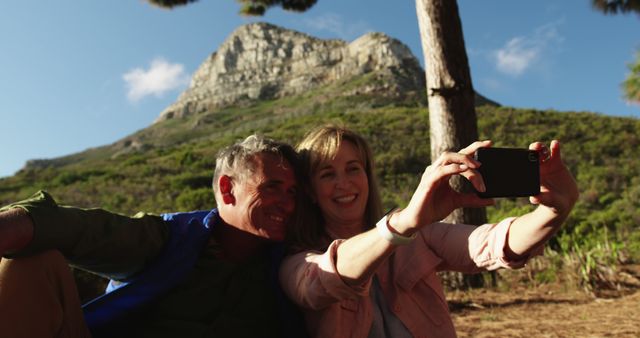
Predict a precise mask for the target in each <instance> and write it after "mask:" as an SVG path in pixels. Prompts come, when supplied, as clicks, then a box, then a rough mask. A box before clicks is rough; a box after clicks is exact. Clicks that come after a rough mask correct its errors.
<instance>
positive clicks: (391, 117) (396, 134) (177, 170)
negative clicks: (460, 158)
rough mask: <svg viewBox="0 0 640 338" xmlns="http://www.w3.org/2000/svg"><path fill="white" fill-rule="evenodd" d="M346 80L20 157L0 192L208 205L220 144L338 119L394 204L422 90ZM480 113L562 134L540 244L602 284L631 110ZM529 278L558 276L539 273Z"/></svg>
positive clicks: (636, 176) (504, 210)
mask: <svg viewBox="0 0 640 338" xmlns="http://www.w3.org/2000/svg"><path fill="white" fill-rule="evenodd" d="M344 88H349V83H343V84H340V85H333V86H328V87H324V88H321V89H318V90H315V91H313V92H309V93H307V94H305V95H301V96H296V97H290V98H285V99H280V100H273V101H265V102H258V103H254V104H247V105H246V106H242V107H232V108H225V109H220V110H216V111H211V112H208V113H202V114H198V115H194V116H190V117H188V118H184V119H173V120H168V121H165V122H162V123H159V124H155V125H153V126H151V127H149V128H146V129H144V130H141V131H139V132H137V133H135V134H134V135H131V136H130V137H127V138H126V139H125V140H123V141H120V142H117V143H115V144H113V145H111V146H105V147H100V148H96V149H90V150H87V151H85V152H83V153H79V154H74V155H71V156H68V157H65V158H61V159H55V160H51V161H44V162H42V163H38V164H37V165H36V164H34V165H32V166H28V167H27V168H25V169H23V170H21V171H20V172H18V173H17V174H16V175H15V176H13V177H9V178H4V179H0V203H1V204H6V203H9V202H12V201H15V200H20V199H23V198H26V197H28V196H29V195H31V194H32V193H33V192H35V191H37V190H39V189H46V190H48V191H49V192H51V193H52V194H53V196H54V197H55V198H56V199H57V200H58V202H59V203H61V204H68V205H77V206H83V207H95V206H102V207H104V208H106V209H109V210H112V211H115V212H120V213H124V214H133V213H135V212H137V211H139V210H144V211H147V212H155V213H162V212H169V211H179V210H192V209H209V208H211V207H213V206H214V200H213V195H212V192H211V188H210V186H211V175H212V170H213V166H214V159H215V155H216V152H217V151H218V149H219V148H220V147H222V146H225V145H228V144H230V143H232V142H234V141H236V140H238V139H241V138H244V137H246V136H247V135H249V134H251V133H254V132H257V133H262V134H265V135H267V136H270V137H273V138H276V139H279V140H284V141H287V142H291V143H295V142H296V141H298V140H299V139H300V138H301V137H302V135H303V134H304V133H305V132H306V131H307V130H309V129H311V128H312V127H314V126H316V125H319V124H323V123H327V122H337V123H343V124H346V125H348V126H350V127H351V128H353V129H355V130H357V131H359V132H361V133H362V134H364V135H365V136H366V138H367V139H368V140H369V141H370V143H371V145H372V148H373V149H374V150H375V153H376V162H377V170H378V175H379V178H380V180H379V182H380V184H381V185H382V191H383V199H384V204H385V206H386V207H389V206H391V205H396V204H397V205H402V204H404V203H405V202H406V201H408V199H409V198H410V196H411V193H412V192H413V189H414V187H415V186H416V185H417V182H418V178H419V174H420V173H421V172H422V171H423V170H424V168H425V167H426V165H427V164H428V163H429V158H430V154H429V126H428V123H429V122H428V112H427V109H426V108H425V107H423V106H422V105H421V104H418V103H417V102H422V101H421V100H422V99H423V98H422V97H420V96H421V95H408V96H407V97H406V98H405V99H403V100H397V99H396V100H394V99H391V98H387V97H384V96H380V95H366V94H360V95H355V96H341V95H340V93H341V92H343V90H344ZM478 116H479V121H478V127H479V132H480V136H481V138H483V139H492V140H494V142H495V145H496V146H508V147H527V146H528V144H529V143H530V142H531V141H534V140H541V141H547V142H548V141H550V140H551V139H553V138H556V139H559V140H561V141H562V144H563V155H564V158H565V161H566V163H567V164H568V165H569V167H570V169H571V171H572V172H573V173H574V175H575V177H576V178H577V181H578V184H579V187H580V191H581V197H580V200H579V202H578V204H577V205H576V208H575V210H574V212H573V214H572V215H571V217H570V219H569V221H568V222H567V224H566V226H565V227H564V228H563V229H562V230H561V232H560V233H559V234H558V236H556V237H555V238H554V239H553V240H552V242H551V245H550V248H551V249H552V250H553V252H555V253H557V254H558V255H560V256H561V257H573V258H574V259H576V260H578V261H579V264H578V269H580V270H579V271H578V272H577V273H578V274H580V276H581V277H580V278H582V279H581V280H580V282H581V283H583V286H585V287H586V288H597V287H599V286H600V285H599V283H601V282H602V279H603V278H602V276H601V274H602V273H601V270H599V267H602V266H603V265H604V264H611V263H613V264H614V265H615V263H619V262H621V261H625V260H627V261H628V260H635V261H637V260H639V259H640V231H638V228H639V227H640V159H639V158H640V156H638V155H640V152H639V151H638V148H639V147H640V120H638V119H633V118H620V117H610V116H603V115H598V114H594V113H584V112H555V111H536V110H526V109H515V108H508V107H495V106H488V105H487V106H482V107H479V108H478ZM530 208H531V206H530V205H529V204H528V200H527V199H500V200H499V201H498V204H497V206H496V207H493V208H488V216H489V218H490V221H497V220H499V219H501V218H502V217H505V216H507V215H513V214H520V213H522V212H523V211H525V210H529V209H530ZM551 256H552V257H553V255H551ZM562 264H563V263H562V261H559V262H558V263H557V265H556V266H555V267H554V269H558V268H559V266H561V265H562ZM552 271H556V270H552ZM556 272H557V271H556ZM538 278H540V279H541V280H554V279H556V278H559V277H558V276H557V275H554V274H553V273H551V274H549V273H547V274H546V275H545V274H543V273H541V274H540V277H538Z"/></svg>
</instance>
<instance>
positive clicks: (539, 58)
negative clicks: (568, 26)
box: [492, 22, 563, 77]
mask: <svg viewBox="0 0 640 338" xmlns="http://www.w3.org/2000/svg"><path fill="white" fill-rule="evenodd" d="M558 24H559V22H556V23H550V24H547V25H544V26H542V27H539V28H538V29H536V30H535V31H534V32H533V33H532V34H531V35H529V36H518V37H515V38H512V39H510V40H509V41H507V43H505V45H504V47H502V48H500V49H498V50H496V51H494V52H493V53H492V57H493V59H494V61H495V63H496V68H497V69H498V71H500V72H502V73H505V74H507V75H511V76H514V77H515V76H519V75H522V74H523V73H524V72H525V71H527V70H528V69H530V68H532V66H533V65H535V64H537V63H543V62H545V57H547V55H548V54H549V53H550V52H551V51H552V47H557V46H558V45H559V44H560V43H562V41H563V38H562V37H561V36H560V35H559V34H558V30H557V26H558Z"/></svg>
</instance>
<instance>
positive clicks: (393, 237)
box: [376, 214, 417, 245]
mask: <svg viewBox="0 0 640 338" xmlns="http://www.w3.org/2000/svg"><path fill="white" fill-rule="evenodd" d="M388 217H389V214H386V215H384V217H382V219H380V220H379V221H378V223H376V229H377V230H378V234H379V235H380V236H381V237H382V238H384V239H386V240H387V241H389V242H390V243H391V244H394V245H404V244H409V243H411V241H413V240H414V239H415V238H416V235H417V233H414V234H413V235H411V236H402V235H399V234H396V233H394V232H392V231H391V230H389V218H388Z"/></svg>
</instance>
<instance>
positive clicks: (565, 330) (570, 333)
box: [447, 286, 640, 338]
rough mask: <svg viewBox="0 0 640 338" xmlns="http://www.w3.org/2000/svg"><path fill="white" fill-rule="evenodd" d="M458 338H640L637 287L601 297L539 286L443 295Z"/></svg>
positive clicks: (639, 302) (554, 287)
mask: <svg viewBox="0 0 640 338" xmlns="http://www.w3.org/2000/svg"><path fill="white" fill-rule="evenodd" d="M447 297H448V301H449V305H450V308H451V313H452V317H453V321H454V324H455V326H456V330H457V332H458V336H459V337H461V338H462V337H554V338H555V337H640V287H637V286H633V287H631V288H625V289H624V290H619V291H617V292H610V293H608V294H607V295H606V296H602V295H601V296H599V297H596V296H593V295H589V294H587V293H585V292H583V291H564V290H559V288H558V287H557V286H542V287H537V288H535V289H529V288H524V287H522V288H521V289H515V290H510V291H506V292H499V291H495V290H487V289H482V290H473V291H465V292H463V291H458V292H450V293H449V294H448V296H447Z"/></svg>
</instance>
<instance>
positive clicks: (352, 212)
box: [311, 141, 369, 227]
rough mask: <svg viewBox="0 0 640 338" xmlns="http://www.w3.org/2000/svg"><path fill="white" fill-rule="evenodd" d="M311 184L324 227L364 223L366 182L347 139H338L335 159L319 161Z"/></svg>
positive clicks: (359, 163)
mask: <svg viewBox="0 0 640 338" xmlns="http://www.w3.org/2000/svg"><path fill="white" fill-rule="evenodd" d="M311 183H312V186H313V190H314V191H313V193H314V196H313V197H314V199H315V202H316V203H317V204H318V206H319V207H320V209H321V211H322V214H323V216H324V219H325V222H326V223H327V224H326V226H327V227H336V226H338V227H340V226H357V227H362V226H363V225H364V212H365V208H366V205H367V199H368V197H369V181H368V179H367V173H366V172H365V168H364V163H363V162H362V160H361V159H360V156H359V155H358V151H357V148H356V147H355V146H354V145H353V144H352V143H351V142H349V141H342V144H341V145H340V147H339V148H338V152H337V154H336V156H335V158H334V159H333V160H331V161H329V162H327V163H321V164H320V166H319V167H318V170H317V171H316V172H315V173H314V174H313V175H312V177H311Z"/></svg>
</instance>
